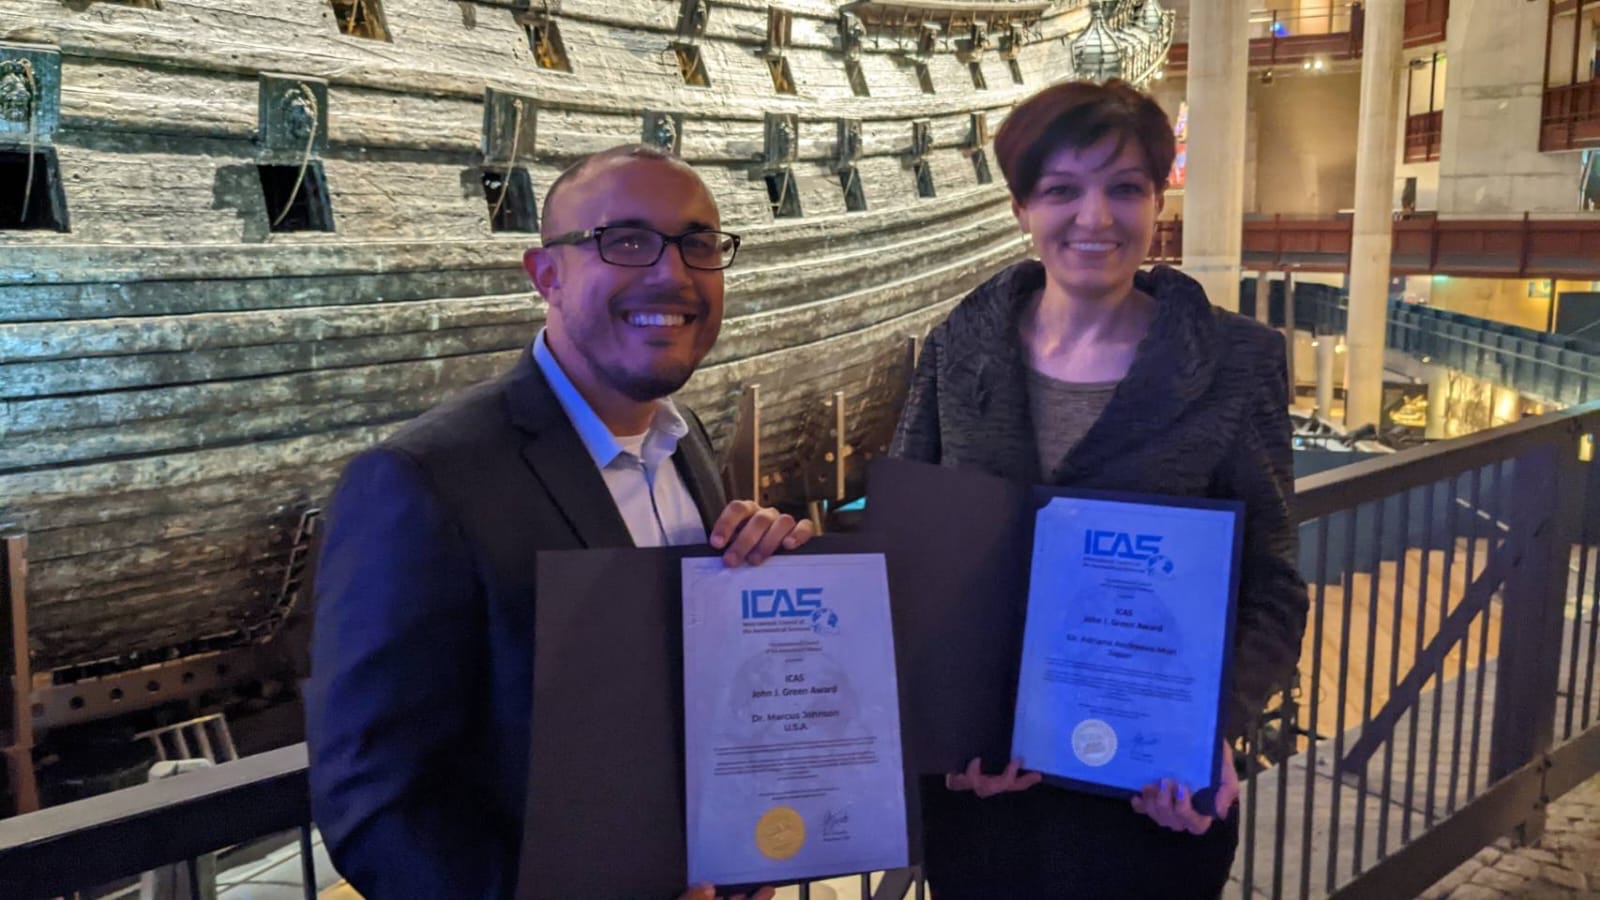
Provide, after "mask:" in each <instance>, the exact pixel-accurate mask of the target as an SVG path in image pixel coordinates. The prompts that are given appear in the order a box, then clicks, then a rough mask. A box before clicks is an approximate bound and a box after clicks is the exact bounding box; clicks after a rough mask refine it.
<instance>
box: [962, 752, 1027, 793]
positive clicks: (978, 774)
mask: <svg viewBox="0 0 1600 900" xmlns="http://www.w3.org/2000/svg"><path fill="white" fill-rule="evenodd" d="M982 765H983V760H982V759H980V758H978V757H973V760H972V762H969V763H967V770H966V771H965V772H952V773H950V774H948V775H946V776H944V786H945V787H946V788H948V789H950V790H952V791H972V792H973V793H974V794H977V795H978V796H979V797H993V796H994V795H995V794H1006V793H1011V792H1013V791H1025V790H1027V789H1028V788H1031V787H1033V786H1034V785H1036V784H1038V783H1039V782H1040V781H1042V780H1043V779H1044V776H1043V775H1040V774H1039V773H1038V772H1022V771H1021V769H1022V760H1020V759H1013V760H1012V761H1011V765H1009V766H1006V770H1005V771H1004V772H1001V773H1000V774H999V775H985V774H983V769H982V768H981V766H982Z"/></svg>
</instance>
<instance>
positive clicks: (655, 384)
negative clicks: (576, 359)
mask: <svg viewBox="0 0 1600 900" xmlns="http://www.w3.org/2000/svg"><path fill="white" fill-rule="evenodd" d="M693 375H694V366H685V367H683V371H681V372H679V371H666V372H648V373H644V374H633V373H631V372H624V371H611V370H602V376H601V377H603V378H605V380H606V381H607V382H608V383H609V384H610V385H611V387H612V389H613V390H616V391H617V392H618V393H620V394H622V395H623V396H624V397H627V398H628V399H629V400H632V401H634V402H635V403H649V402H651V401H654V400H660V399H661V398H663V397H669V396H671V395H673V394H676V393H677V392H678V390H679V389H680V388H682V387H683V386H684V385H685V384H688V383H689V378H690V377H691V376H693Z"/></svg>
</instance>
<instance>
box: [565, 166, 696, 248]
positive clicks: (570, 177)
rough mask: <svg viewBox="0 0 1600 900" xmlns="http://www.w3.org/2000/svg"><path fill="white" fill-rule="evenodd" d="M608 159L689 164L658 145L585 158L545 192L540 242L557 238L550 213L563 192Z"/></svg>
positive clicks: (571, 167) (570, 167)
mask: <svg viewBox="0 0 1600 900" xmlns="http://www.w3.org/2000/svg"><path fill="white" fill-rule="evenodd" d="M608 159H655V160H660V161H662V162H675V163H679V164H681V165H684V166H687V165H688V163H686V162H684V160H683V157H681V156H679V155H678V154H676V153H673V152H672V151H671V150H669V149H667V148H666V147H662V146H659V145H656V144H620V145H618V146H616V147H610V148H607V149H605V150H601V151H600V152H598V153H591V154H589V155H588V156H585V157H584V158H582V159H580V160H578V161H577V162H575V163H573V164H572V165H570V166H568V167H566V169H564V170H562V172H561V174H560V175H558V176H556V180H555V181H553V182H551V183H550V190H548V191H545V192H544V215H543V216H542V217H541V218H540V223H539V226H540V227H539V238H540V240H549V239H550V238H553V237H555V233H554V232H552V231H551V230H550V227H549V225H550V211H551V210H553V209H555V208H556V200H557V198H558V197H560V196H561V191H562V190H563V189H564V188H566V187H567V185H569V184H570V183H571V182H573V181H575V180H576V179H577V178H578V176H579V175H582V174H583V172H584V170H586V169H588V168H589V167H590V166H591V165H594V164H595V163H598V162H604V161H606V160H608Z"/></svg>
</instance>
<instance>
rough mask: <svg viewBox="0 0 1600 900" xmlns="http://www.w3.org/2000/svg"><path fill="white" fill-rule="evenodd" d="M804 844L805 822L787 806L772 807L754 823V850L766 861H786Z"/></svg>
mask: <svg viewBox="0 0 1600 900" xmlns="http://www.w3.org/2000/svg"><path fill="white" fill-rule="evenodd" d="M805 844H806V822H805V820H804V819H802V818H800V814H799V813H797V812H795V811H794V810H793V809H792V808H790V807H787V806H774V807H773V808H771V809H769V810H767V811H766V813H765V814H763V815H762V816H761V820H760V821H758V822H756V849H757V850H760V851H761V855H762V856H765V857H766V858H767V859H778V860H782V859H788V858H789V857H791V856H794V855H795V854H796V853H799V852H800V848H801V847H804V846H805Z"/></svg>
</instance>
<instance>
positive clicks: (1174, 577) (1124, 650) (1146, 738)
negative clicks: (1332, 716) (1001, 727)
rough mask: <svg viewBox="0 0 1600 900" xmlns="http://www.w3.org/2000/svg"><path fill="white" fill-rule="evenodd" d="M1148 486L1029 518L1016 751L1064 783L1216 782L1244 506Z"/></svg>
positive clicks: (1121, 787) (1056, 500) (1121, 788)
mask: <svg viewBox="0 0 1600 900" xmlns="http://www.w3.org/2000/svg"><path fill="white" fill-rule="evenodd" d="M1145 499H1146V500H1149V501H1150V502H1143V501H1142V500H1141V501H1134V500H1131V499H1130V500H1121V499H1119V500H1109V499H1098V498H1090V497H1085V496H1081V495H1080V496H1059V495H1058V496H1050V497H1048V500H1047V501H1046V502H1045V503H1044V505H1043V507H1042V508H1041V509H1040V510H1039V511H1038V514H1037V518H1036V519H1035V523H1034V540H1033V565H1032V569H1031V574H1030V576H1029V585H1028V609H1027V624H1026V627H1025V628H1024V632H1023V640H1022V661H1021V666H1020V669H1019V672H1018V679H1017V712H1016V719H1015V725H1014V732H1013V735H1012V753H1013V755H1015V756H1017V757H1019V758H1021V760H1022V764H1023V766H1024V768H1027V769H1033V770H1036V771H1039V772H1042V773H1044V774H1045V776H1046V778H1047V779H1051V780H1057V781H1060V782H1064V783H1065V784H1067V785H1068V786H1073V787H1079V788H1083V789H1088V790H1097V791H1104V792H1114V793H1118V794H1132V793H1137V792H1138V791H1139V790H1141V789H1142V788H1143V787H1144V786H1145V785H1146V784H1149V783H1151V782H1154V781H1157V780H1159V779H1162V778H1173V779H1176V780H1177V781H1178V782H1179V783H1182V784H1187V785H1190V786H1192V787H1193V788H1194V789H1196V790H1201V789H1204V788H1206V787H1208V786H1214V785H1215V784H1216V783H1217V776H1218V767H1219V765H1220V763H1221V746H1222V740H1221V718H1222V711H1223V692H1224V690H1225V688H1226V684H1227V677H1228V663H1229V659H1230V656H1231V650H1232V643H1233V611H1234V598H1235V594H1236V593H1237V590H1238V559H1239V551H1240V546H1241V528H1240V526H1241V521H1240V520H1241V518H1242V512H1241V507H1240V506H1239V505H1238V504H1235V503H1231V502H1224V501H1202V500H1182V499H1171V500H1169V499H1167V498H1145ZM1202 799H1208V798H1202Z"/></svg>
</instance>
